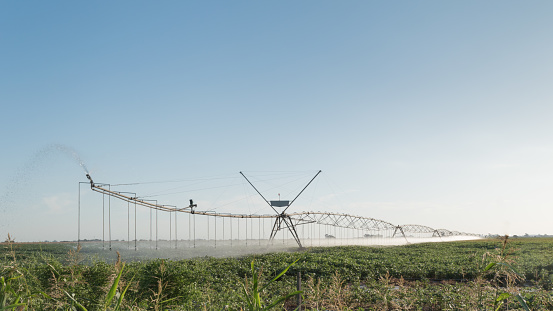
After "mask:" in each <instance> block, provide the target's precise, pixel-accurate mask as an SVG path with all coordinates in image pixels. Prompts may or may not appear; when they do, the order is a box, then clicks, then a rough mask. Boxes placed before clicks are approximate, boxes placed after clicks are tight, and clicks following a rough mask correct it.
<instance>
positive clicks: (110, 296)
mask: <svg viewBox="0 0 553 311" xmlns="http://www.w3.org/2000/svg"><path fill="white" fill-rule="evenodd" d="M124 268H125V263H123V265H122V266H121V270H120V271H119V274H118V275H117V277H116V278H115V280H114V281H113V285H111V289H110V290H109V293H108V295H107V296H106V300H105V302H104V310H107V308H108V307H109V305H110V304H111V301H112V300H113V297H115V294H116V292H117V286H118V285H119V280H120V279H121V274H122V273H123V269H124Z"/></svg>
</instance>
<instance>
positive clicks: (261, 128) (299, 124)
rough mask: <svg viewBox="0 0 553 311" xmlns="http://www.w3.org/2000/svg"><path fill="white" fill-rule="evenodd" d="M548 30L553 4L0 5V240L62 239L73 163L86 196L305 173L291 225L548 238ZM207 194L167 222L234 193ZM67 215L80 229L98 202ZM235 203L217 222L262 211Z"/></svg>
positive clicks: (73, 192) (552, 147) (91, 233)
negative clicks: (350, 222) (314, 177)
mask: <svg viewBox="0 0 553 311" xmlns="http://www.w3.org/2000/svg"><path fill="white" fill-rule="evenodd" d="M552 13H553V2H551V1H524V2H522V1H195V2H192V1H163V2H152V1H116V2H108V1H103V2H102V1H100V2H99V1H77V2H75V1H55V2H51V1H2V2H0V107H1V110H0V111H1V112H0V121H1V122H0V133H1V134H2V135H1V138H0V139H1V140H0V143H1V150H2V152H1V153H0V204H1V206H0V215H1V216H0V218H1V220H0V234H1V235H2V237H4V236H6V235H7V232H10V233H11V234H12V235H14V236H15V237H16V239H19V240H45V239H50V240H52V239H58V240H60V239H75V238H76V237H75V235H76V233H75V232H76V224H75V219H76V206H77V198H78V191H77V190H78V189H77V186H78V182H80V181H86V179H85V176H84V173H83V170H82V169H81V168H79V165H78V161H75V154H72V153H73V151H72V150H75V151H76V152H77V153H78V155H79V156H80V158H81V159H82V161H84V163H85V164H86V166H87V167H88V169H89V170H90V172H91V175H92V177H93V178H94V179H95V180H96V181H100V182H107V183H113V184H115V183H126V182H147V181H148V182H149V181H168V180H183V179H190V180H199V179H201V178H204V177H213V176H227V177H228V176H230V177H232V178H230V179H229V180H230V181H231V182H230V184H233V185H234V183H235V182H236V183H242V182H243V181H240V179H239V178H238V177H241V176H240V175H239V174H238V172H239V171H245V172H259V171H276V172H281V171H286V172H289V171H292V172H296V171H302V172H305V171H308V173H306V174H305V175H302V176H303V178H304V179H302V182H303V181H305V182H307V181H309V178H310V177H309V176H310V175H309V174H311V173H313V174H314V172H316V171H317V170H319V169H320V170H322V171H323V173H322V175H321V182H320V183H321V185H331V186H328V187H323V186H320V187H319V188H313V189H312V192H311V193H308V194H306V195H308V196H307V197H308V198H310V199H309V200H311V201H309V202H311V203H310V204H311V205H309V204H307V203H306V202H304V203H301V204H300V202H298V204H299V205H298V206H296V210H302V209H304V208H305V209H307V208H309V209H312V210H327V211H331V212H347V213H351V214H356V215H361V216H366V217H374V218H378V219H383V220H386V221H389V222H391V223H394V224H411V223H414V224H422V225H427V226H430V227H433V228H447V229H451V230H458V231H465V232H475V233H489V232H491V233H499V234H504V233H507V234H524V233H536V234H538V233H542V234H543V233H549V234H553V229H552V226H551V225H552V222H553V220H552V219H553V195H551V193H552V191H551V189H552V187H553V122H552V120H553V104H552V103H553V101H552V100H553V89H552V87H551V86H552V85H553V83H552V82H553V58H552V57H551V55H553V38H552V33H553V18H551V16H552ZM55 144H61V145H63V146H64V147H60V146H58V145H55ZM255 174H257V173H252V175H255ZM217 180H218V179H217ZM147 185H148V184H142V185H141V186H140V191H141V193H142V192H143V193H152V192H155V191H162V190H167V189H170V188H172V187H173V186H172V185H171V184H150V185H151V188H148V186H147ZM221 185H222V184H221ZM217 187H219V186H218V185H213V184H211V185H209V186H207V187H206V188H211V189H212V191H208V192H205V193H202V194H201V196H200V194H199V193H186V192H185V191H184V190H183V192H181V194H182V197H179V198H170V197H167V198H166V199H167V204H181V202H184V203H186V202H187V199H189V198H190V197H191V196H192V195H194V196H195V198H196V200H197V201H198V202H204V203H205V206H209V207H210V208H217V204H218V203H217V202H220V201H219V200H229V201H232V200H233V198H238V197H239V196H241V195H242V196H243V195H244V193H245V192H244V190H243V185H241V186H239V187H238V189H241V190H240V191H237V192H236V193H234V192H233V191H230V190H226V191H225V192H222V191H220V189H223V188H217ZM131 188H132V187H130V188H129V189H127V190H130V189H131ZM133 189H134V188H133ZM179 189H181V190H182V189H185V188H179ZM224 189H226V188H224ZM310 190H311V189H310ZM131 191H138V190H131ZM275 191H276V190H275ZM279 191H280V190H279ZM317 191H318V192H317ZM82 195H83V196H84V197H85V198H88V199H87V200H88V201H87V202H88V203H86V204H89V205H91V207H88V205H86V206H87V208H88V209H89V210H87V211H86V212H85V216H87V217H90V218H94V217H96V218H94V219H97V215H96V214H97V211H98V210H95V211H94V212H93V211H92V206H93V205H94V204H97V201H94V200H97V199H96V198H94V195H95V193H92V192H91V191H90V190H89V189H86V187H83V192H82ZM271 195H272V196H274V195H275V194H271ZM198 196H200V197H198ZM330 198H332V200H333V201H332V202H333V203H329V202H330V201H329V202H327V203H328V204H323V203H322V201H323V200H326V199H329V200H330ZM159 199H160V200H163V199H164V198H163V197H161V198H159ZM172 200H176V201H178V202H173V201H172ZM248 200H249V201H248V202H249V203H248V204H250V205H249V207H248V209H246V208H245V207H244V206H243V205H240V204H237V205H234V206H233V207H232V208H229V209H228V210H225V211H227V212H254V211H257V206H258V205H260V206H263V202H262V201H259V200H258V198H255V197H250V198H249V199H248ZM93 202H96V203H93ZM313 202H315V203H313ZM317 202H319V203H320V204H319V203H317ZM83 204H84V203H83ZM221 209H223V208H221ZM263 212H267V213H268V212H270V210H269V211H263ZM86 213H88V214H86ZM93 213H96V214H94V215H93ZM94 226H95V225H94V224H93V223H92V222H91V223H90V224H87V227H86V230H87V231H86V236H85V237H89V238H91V237H98V234H101V232H100V233H98V232H97V231H95V230H96V229H95V228H96V227H94Z"/></svg>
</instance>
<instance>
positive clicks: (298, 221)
mask: <svg viewBox="0 0 553 311" xmlns="http://www.w3.org/2000/svg"><path fill="white" fill-rule="evenodd" d="M320 173H321V171H318V172H317V174H316V175H315V176H314V177H313V178H312V179H311V180H310V181H309V183H307V185H306V186H305V187H304V188H303V189H302V190H301V191H300V192H299V193H298V195H296V197H295V198H294V199H293V200H292V201H291V202H289V203H286V204H285V205H277V206H279V207H284V210H283V211H282V212H278V211H277V210H276V209H275V208H274V205H273V204H271V202H277V201H271V202H270V201H267V200H266V199H265V197H264V196H263V195H262V194H261V192H259V190H257V188H256V187H255V186H254V185H253V184H252V183H251V182H250V181H249V180H248V178H247V177H246V176H245V175H244V174H243V173H242V172H240V174H242V176H243V177H244V178H245V179H246V180H247V181H248V183H249V184H250V185H251V186H252V187H253V188H254V189H255V190H256V192H257V193H258V194H259V195H260V196H261V197H262V198H263V200H264V201H265V202H266V203H267V204H269V206H270V207H271V208H272V209H273V211H274V212H275V214H273V215H258V214H233V213H217V212H213V211H199V210H196V209H195V208H196V207H197V205H196V204H194V203H193V202H192V200H190V205H189V206H186V207H183V208H179V207H177V206H174V205H160V204H158V202H157V200H145V199H142V198H140V197H138V196H137V195H136V193H134V192H119V191H113V190H111V186H110V185H109V184H105V183H94V181H93V180H92V177H91V176H90V175H89V174H86V177H87V178H88V180H89V181H88V182H79V203H78V242H79V243H80V242H81V232H80V231H81V225H80V224H81V220H80V217H81V203H80V199H81V197H80V192H81V184H83V183H90V188H91V189H92V190H93V191H95V192H98V193H101V194H102V195H103V198H104V196H105V195H107V196H108V198H111V197H114V198H116V199H119V200H122V201H125V202H127V203H128V204H129V205H128V209H130V204H134V208H135V214H134V216H135V225H134V229H135V233H134V242H135V243H134V244H135V245H134V249H135V250H136V249H137V247H136V241H137V240H136V206H137V205H139V206H143V207H147V208H149V209H150V247H151V243H152V219H151V218H152V215H151V211H152V210H155V211H156V228H155V229H156V235H155V239H156V241H155V242H156V243H155V246H156V249H158V243H157V242H158V241H157V240H158V235H157V233H158V232H157V231H158V228H157V212H158V211H162V212H169V213H170V214H171V213H175V228H174V230H175V248H177V222H176V218H177V216H176V215H177V213H187V214H189V215H191V216H192V215H194V216H195V215H203V216H210V217H221V218H223V219H224V218H230V219H234V218H238V219H240V218H245V219H246V225H247V219H254V218H256V219H259V221H260V222H261V220H264V219H274V223H273V226H272V230H271V234H270V236H269V240H274V238H275V237H276V234H277V233H278V232H279V231H281V230H284V231H286V230H287V231H288V232H289V233H290V234H291V235H292V237H293V238H294V240H295V241H296V243H297V244H298V246H299V247H300V248H302V247H303V245H302V241H301V239H300V236H299V235H298V231H297V230H296V228H297V227H298V226H306V225H310V224H317V225H323V226H330V227H334V228H342V229H351V230H364V231H368V232H372V231H378V232H381V231H391V230H393V231H394V232H393V235H392V237H396V235H397V234H398V233H399V234H401V235H400V236H401V237H403V238H405V240H406V241H407V243H409V241H408V240H407V235H406V234H409V233H415V234H432V237H440V238H441V237H448V236H475V237H478V236H480V235H478V234H472V233H465V232H459V231H451V230H447V229H433V228H431V227H428V226H423V225H414V224H408V225H401V226H398V225H394V224H392V223H389V222H387V221H384V220H379V219H375V218H370V217H363V216H355V215H349V214H343V213H332V212H294V213H286V211H287V210H288V209H289V208H290V206H291V205H292V203H294V201H296V199H297V198H298V197H299V196H300V195H301V194H302V193H303V192H304V191H305V189H306V188H307V187H308V186H309V185H310V184H311V183H312V182H313V180H314V179H315V178H316V177H317V176H318V175H319V174H320ZM128 194H132V195H133V196H131V195H128ZM279 202H288V201H279ZM102 205H103V206H104V199H102ZM108 208H109V210H108V213H109V215H108V217H109V224H108V225H109V228H108V230H109V249H110V250H111V200H110V201H108ZM104 209H105V207H103V210H104ZM103 213H104V212H103ZM128 214H129V215H128V218H129V219H130V213H129V212H128ZM102 217H103V219H105V216H102ZM171 220H172V219H171V217H170V220H169V226H170V228H169V230H170V236H171V234H172V233H171V232H172V228H171ZM127 222H128V224H127V227H128V228H127V231H128V232H127V235H128V237H127V239H128V240H129V239H130V220H127ZM189 222H190V219H189ZM194 222H195V220H194ZM103 223H105V220H103ZM103 226H104V225H103ZM189 226H190V227H191V224H189ZM223 226H224V221H223ZM260 226H261V225H260ZM239 228H240V226H238V230H240V229H239ZM102 230H103V232H105V229H102ZM251 230H253V228H251ZM259 230H260V229H259ZM189 231H190V228H189ZM195 231H196V227H195V225H194V243H195V233H196V232H195ZM103 234H104V233H102V235H103ZM230 234H231V237H230V241H231V245H232V240H233V237H232V222H231V224H230ZM252 234H253V232H252ZM223 235H224V227H223ZM238 235H239V232H238ZM319 236H320V228H319ZM368 236H371V235H370V234H365V235H364V237H368ZM325 237H332V238H334V236H333V235H331V234H327V233H325ZM238 238H239V237H238ZM246 238H247V232H246ZM171 239H172V237H170V240H169V245H171ZM189 239H190V232H189ZM215 239H216V236H215ZM102 240H103V242H105V241H104V240H105V238H104V237H102ZM215 243H216V242H215ZM194 245H195V244H194Z"/></svg>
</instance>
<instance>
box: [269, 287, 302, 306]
mask: <svg viewBox="0 0 553 311" xmlns="http://www.w3.org/2000/svg"><path fill="white" fill-rule="evenodd" d="M301 293H303V291H301V290H298V291H295V292H292V293H290V294H288V295H286V296H284V297H280V298H279V299H277V300H276V301H274V302H273V303H271V304H270V305H268V306H267V307H265V308H263V310H269V309H272V308H273V307H275V306H276V305H278V304H279V303H281V302H283V301H285V300H287V299H288V298H290V297H293V296H296V295H298V294H301Z"/></svg>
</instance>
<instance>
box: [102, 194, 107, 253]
mask: <svg viewBox="0 0 553 311" xmlns="http://www.w3.org/2000/svg"><path fill="white" fill-rule="evenodd" d="M105 203H106V195H105V194H104V193H102V249H106V215H105V214H106V207H105V205H106V204H105Z"/></svg>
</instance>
